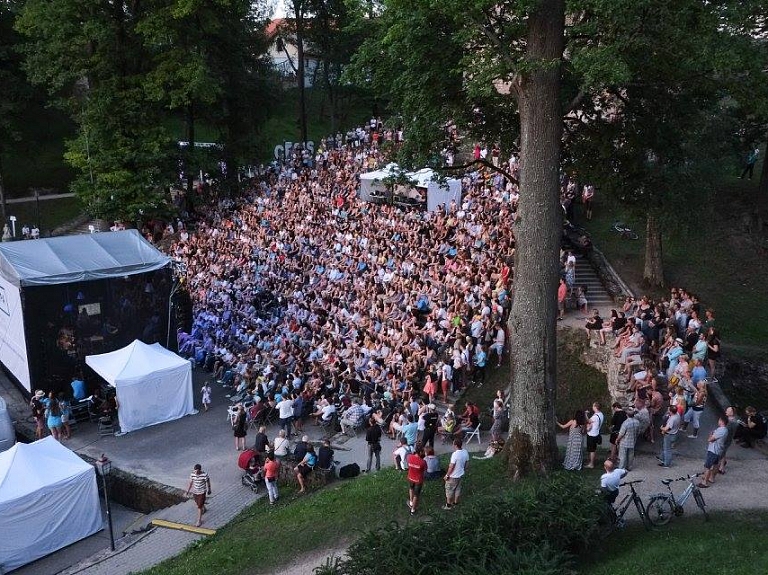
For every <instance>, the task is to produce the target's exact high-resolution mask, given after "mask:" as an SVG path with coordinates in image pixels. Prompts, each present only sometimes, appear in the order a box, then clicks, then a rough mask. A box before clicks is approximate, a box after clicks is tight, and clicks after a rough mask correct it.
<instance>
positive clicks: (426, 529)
mask: <svg viewBox="0 0 768 575" xmlns="http://www.w3.org/2000/svg"><path fill="white" fill-rule="evenodd" d="M462 505H463V504H462ZM601 509H602V504H601V501H600V499H599V498H598V497H596V496H595V494H594V491H593V489H591V488H589V487H586V486H585V485H584V483H583V482H582V481H581V480H580V479H579V478H578V477H575V476H572V475H570V474H554V475H552V476H551V477H548V478H546V479H544V480H540V481H530V482H524V483H521V484H518V485H516V486H515V488H514V489H509V490H505V491H502V492H500V493H498V494H496V495H491V496H488V497H485V498H482V499H479V500H475V501H470V502H468V503H467V504H466V508H464V509H462V508H461V507H457V508H456V509H455V510H453V511H450V512H444V513H443V514H440V513H439V512H438V513H437V514H436V515H435V516H433V518H431V519H429V520H427V521H425V522H410V523H407V524H405V525H402V524H398V523H394V522H393V523H391V524H389V525H388V526H386V527H383V528H380V529H374V530H371V531H369V532H367V533H365V534H364V535H363V536H362V537H361V538H360V539H359V540H358V541H357V542H355V543H354V544H353V545H352V546H351V547H350V549H349V552H348V558H347V559H344V560H342V561H340V562H338V564H337V565H335V570H331V568H332V567H334V566H333V565H331V564H326V566H325V570H324V571H323V572H324V573H337V574H338V575H352V574H355V575H377V574H380V573H381V574H391V573H418V574H420V575H431V574H438V573H439V574H443V575H445V574H464V573H475V574H476V573H530V574H547V575H549V574H551V575H555V574H561V573H563V572H565V571H567V570H568V569H569V568H570V567H571V565H572V561H573V558H574V557H576V556H577V555H579V554H581V553H583V552H584V551H585V550H586V548H587V545H588V543H589V540H590V537H592V536H593V535H594V534H595V525H596V524H597V519H598V518H599V516H600V512H601ZM436 542H437V545H436Z"/></svg>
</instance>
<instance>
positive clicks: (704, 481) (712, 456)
mask: <svg viewBox="0 0 768 575" xmlns="http://www.w3.org/2000/svg"><path fill="white" fill-rule="evenodd" d="M727 425H728V417H727V416H724V415H721V416H720V417H719V418H718V420H717V427H716V428H715V429H714V431H712V433H710V434H709V437H708V438H707V458H706V459H705V460H704V468H705V469H706V471H705V472H704V476H703V477H702V478H701V483H700V484H699V487H701V488H705V487H709V486H710V485H712V484H713V483H714V482H715V476H716V475H717V472H718V466H717V464H718V463H719V461H720V458H721V457H722V455H723V453H724V448H723V446H724V444H725V440H726V438H727V436H728V427H727Z"/></svg>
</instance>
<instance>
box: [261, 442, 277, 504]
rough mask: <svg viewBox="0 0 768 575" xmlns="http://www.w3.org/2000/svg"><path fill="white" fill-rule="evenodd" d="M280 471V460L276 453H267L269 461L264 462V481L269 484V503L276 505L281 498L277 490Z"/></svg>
mask: <svg viewBox="0 0 768 575" xmlns="http://www.w3.org/2000/svg"><path fill="white" fill-rule="evenodd" d="M279 473H280V462H279V461H278V460H277V459H276V458H275V454H274V453H272V452H270V453H267V461H266V462H265V463H264V483H266V484H267V494H268V495H269V504H270V505H274V504H275V503H277V500H278V499H279V498H280V494H279V493H278V491H277V476H278V474H279Z"/></svg>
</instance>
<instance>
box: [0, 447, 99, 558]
mask: <svg viewBox="0 0 768 575" xmlns="http://www.w3.org/2000/svg"><path fill="white" fill-rule="evenodd" d="M103 524H104V523H103V521H102V518H101V507H100V505H99V493H98V488H97V485H96V472H95V470H94V468H93V466H91V465H88V464H87V463H86V462H85V461H83V460H82V459H80V458H79V457H78V456H77V455H76V454H74V453H73V452H72V451H70V450H69V449H67V448H66V447H64V446H63V445H62V444H61V443H59V442H58V441H56V440H55V439H53V437H46V438H45V439H41V440H40V441H35V442H34V443H30V444H24V443H17V444H16V445H14V446H13V447H11V448H10V449H9V450H8V451H4V452H2V453H0V533H2V534H3V536H2V537H0V573H7V572H8V571H11V570H13V569H16V568H18V567H21V566H22V565H26V564H27V563H31V562H32V561H35V560H37V559H40V558H41V557H45V556H46V555H49V554H51V553H53V552H54V551H57V550H58V549H61V548H62V547H66V546H67V545H71V544H72V543H74V542H75V541H79V540H80V539H83V538H85V537H88V536H89V535H93V534H94V533H96V532H97V531H100V530H101V529H102V528H103Z"/></svg>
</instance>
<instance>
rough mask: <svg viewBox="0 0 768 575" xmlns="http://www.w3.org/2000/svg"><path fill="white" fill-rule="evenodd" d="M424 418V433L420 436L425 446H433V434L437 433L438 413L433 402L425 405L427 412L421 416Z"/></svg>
mask: <svg viewBox="0 0 768 575" xmlns="http://www.w3.org/2000/svg"><path fill="white" fill-rule="evenodd" d="M423 419H424V434H423V435H422V436H421V442H422V444H423V445H424V446H425V447H427V446H429V447H434V446H435V434H436V433H437V426H438V419H439V417H438V415H437V407H436V406H435V404H434V403H430V404H428V405H427V412H426V413H425V414H424V416H423Z"/></svg>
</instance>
